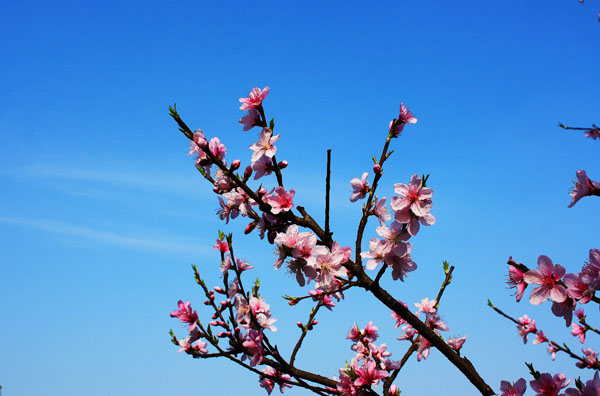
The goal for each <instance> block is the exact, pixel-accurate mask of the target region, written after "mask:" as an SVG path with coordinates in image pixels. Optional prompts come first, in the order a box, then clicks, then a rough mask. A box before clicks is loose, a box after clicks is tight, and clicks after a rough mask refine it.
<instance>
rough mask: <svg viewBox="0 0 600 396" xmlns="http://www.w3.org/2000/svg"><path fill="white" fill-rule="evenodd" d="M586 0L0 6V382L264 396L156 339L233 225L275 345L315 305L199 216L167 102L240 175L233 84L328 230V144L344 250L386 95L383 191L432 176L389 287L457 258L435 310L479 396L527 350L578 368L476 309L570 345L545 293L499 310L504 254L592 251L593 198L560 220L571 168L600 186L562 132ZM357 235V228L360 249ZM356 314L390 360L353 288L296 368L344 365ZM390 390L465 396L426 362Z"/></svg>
mask: <svg viewBox="0 0 600 396" xmlns="http://www.w3.org/2000/svg"><path fill="white" fill-rule="evenodd" d="M598 8H600V3H598V2H594V1H589V2H586V3H584V4H579V2H578V1H575V0H546V1H541V0H539V1H531V2H520V1H503V2H445V1H429V2H407V1H395V2H392V1H385V2H378V3H377V4H369V5H365V4H364V3H362V2H356V1H346V2H341V1H331V2H308V1H302V2H294V3H292V2H266V1H258V2H253V3H247V2H246V3H244V2H227V3H226V4H223V3H221V4H217V3H216V2H215V3H212V2H210V3H209V2H141V1H138V2H135V1H122V2H116V1H105V2H97V3H94V4H91V3H84V2H75V1H73V2H60V1H59V2H40V1H20V2H17V3H14V4H10V5H9V4H8V3H4V4H2V5H0V33H2V34H0V45H1V47H2V52H3V55H2V57H0V70H1V71H2V73H1V76H2V77H0V90H1V92H2V95H0V133H1V134H2V137H3V144H2V145H0V157H1V158H2V159H3V161H1V163H0V185H1V186H2V191H3V193H2V194H0V239H1V240H2V244H1V246H2V247H1V248H0V265H1V269H2V270H1V272H0V299H1V300H2V308H1V310H2V311H1V314H0V350H1V351H2V353H1V354H0V355H1V356H0V385H2V386H3V390H4V392H5V394H6V395H47V396H53V395H76V394H84V393H85V394H87V395H90V396H95V395H147V396H152V395H166V394H168V395H181V396H184V395H198V394H212V395H229V394H231V393H232V392H236V391H239V390H242V391H243V392H244V393H245V394H248V395H263V394H265V392H264V390H263V389H261V388H259V387H258V383H257V379H256V377H255V376H254V375H251V374H249V373H246V372H245V371H244V370H242V369H238V368H235V367H232V366H231V365H230V364H229V363H228V362H221V361H210V362H208V361H196V360H192V359H191V358H189V357H188V356H185V355H182V354H176V353H175V352H176V348H175V347H174V346H173V345H172V344H170V342H169V337H168V330H169V329H170V328H173V329H174V330H175V331H176V333H178V334H180V335H184V334H185V329H184V328H183V325H181V324H179V323H178V322H176V321H174V320H173V319H170V318H169V315H168V314H169V312H170V311H171V310H173V309H174V308H175V305H176V302H177V300H178V299H183V300H188V299H189V300H191V301H192V302H193V304H194V305H195V306H197V308H198V309H199V310H201V308H202V307H201V301H202V296H201V293H200V289H198V288H197V287H196V286H195V284H194V282H193V278H192V273H191V271H190V265H191V264H197V265H198V267H199V268H200V269H201V272H202V273H203V274H204V275H205V276H206V278H207V281H208V283H209V284H215V285H216V284H217V282H218V280H219V278H218V269H217V268H218V254H217V253H216V252H215V251H214V250H213V249H212V248H211V246H212V244H213V243H214V240H215V238H216V235H217V229H222V230H224V231H226V232H234V235H235V238H236V245H237V246H238V247H237V251H238V255H239V256H240V257H242V258H244V259H246V260H247V261H249V262H250V263H252V264H253V265H254V266H255V267H256V270H254V274H252V275H251V276H252V278H250V279H253V277H258V276H260V278H261V280H262V284H263V285H264V286H263V293H264V295H265V296H266V298H267V301H268V302H269V303H270V304H271V307H272V310H273V312H274V316H275V317H277V318H279V321H278V323H277V324H278V327H279V329H280V330H279V332H278V333H277V334H276V335H274V338H275V340H276V342H278V343H279V344H280V345H281V346H282V349H283V350H285V348H286V347H288V348H289V347H290V345H293V342H294V337H296V335H297V333H298V331H297V328H296V327H295V322H296V321H298V320H304V318H305V317H306V314H307V312H308V310H309V307H308V306H297V307H294V308H293V309H290V308H288V307H287V305H286V303H285V301H283V300H282V299H281V298H280V296H281V295H282V294H299V293H302V291H301V290H300V289H299V288H298V287H297V286H295V285H294V282H293V280H292V279H289V278H286V277H285V275H284V274H283V273H280V272H274V271H273V270H272V266H271V263H272V261H273V254H272V248H271V246H270V245H268V244H266V243H263V241H260V240H259V239H258V238H257V237H256V236H255V235H252V236H250V237H243V236H242V235H241V234H242V233H241V230H242V229H243V227H244V225H245V224H242V223H240V222H235V223H234V224H230V225H227V226H225V225H224V224H223V223H221V222H220V221H219V220H218V218H217V216H215V210H216V208H217V200H216V198H215V197H214V195H213V194H212V193H211V192H210V189H209V188H208V187H209V186H208V185H207V183H206V182H205V181H204V180H203V179H202V178H201V177H200V175H199V174H198V173H197V171H196V170H195V169H194V167H193V161H192V159H191V158H188V157H187V156H186V154H187V146H188V144H187V142H186V139H185V138H184V137H183V135H181V134H180V133H179V132H178V131H177V128H176V126H175V124H174V123H173V121H172V120H171V119H170V117H169V116H168V106H169V105H171V104H173V103H175V102H176V103H177V105H178V110H179V111H180V114H181V116H182V117H183V118H184V120H186V122H187V123H188V125H190V126H193V127H194V128H202V129H203V130H204V131H205V133H206V134H207V135H209V136H219V137H220V138H221V140H222V141H223V142H224V143H225V144H226V145H227V147H228V158H230V159H234V158H240V159H241V160H242V163H243V164H247V163H248V162H249V159H250V155H251V151H250V150H248V149H247V146H248V145H250V144H252V143H253V142H254V140H255V137H256V136H255V131H251V132H242V131H241V128H240V127H239V124H238V123H237V120H238V119H239V118H240V117H241V116H242V115H243V112H242V111H240V110H239V102H238V100H237V99H238V98H239V97H242V96H245V95H246V94H247V93H248V91H249V90H250V89H251V88H252V87H255V86H259V87H264V86H266V85H269V86H270V87H271V92H270V94H269V96H268V97H267V99H266V101H265V108H266V111H267V115H268V116H269V117H275V119H276V123H277V132H279V133H281V138H280V140H279V141H278V143H277V146H278V154H277V156H278V159H286V160H287V161H288V162H289V163H290V166H289V167H288V168H287V169H286V171H285V174H284V177H285V182H286V185H287V186H291V187H295V189H296V190H297V195H296V203H297V204H302V205H304V206H305V207H306V208H307V210H309V212H311V213H314V214H315V215H314V216H315V218H317V219H318V220H320V221H322V213H323V207H324V203H323V194H324V193H323V192H324V186H323V180H324V164H325V151H326V149H327V148H332V149H333V166H332V169H333V175H332V197H333V202H334V204H333V207H332V229H333V231H334V233H335V234H334V237H335V239H337V240H338V241H339V242H340V243H342V244H343V245H352V244H353V240H354V239H353V238H354V231H352V230H355V227H356V225H357V223H358V220H359V218H360V204H351V203H350V202H349V201H348V197H349V195H350V191H351V190H350V185H349V180H350V179H351V178H353V177H360V175H361V174H362V172H364V171H367V170H369V169H370V167H371V160H370V157H371V155H372V154H375V155H377V156H378V155H379V153H380V152H381V147H382V145H383V142H384V140H385V134H386V132H387V123H388V122H389V120H390V119H391V118H393V117H395V116H396V115H397V112H398V105H399V104H400V101H403V102H404V103H405V104H406V105H407V106H408V107H409V108H410V109H411V110H412V111H413V112H414V113H415V115H416V117H418V118H419V123H418V124H417V125H415V126H410V127H407V128H406V129H405V132H404V135H403V136H402V137H401V138H400V139H398V140H396V141H394V145H395V147H394V148H395V153H394V155H393V156H392V157H391V158H390V161H389V162H388V163H387V164H386V165H387V166H386V169H385V177H384V179H383V182H382V184H381V190H380V194H381V195H385V196H388V197H390V196H391V195H392V194H393V184H394V183H399V182H403V183H406V182H408V180H409V179H410V176H411V175H412V174H413V173H418V174H422V173H430V174H431V177H430V180H429V185H430V187H432V188H433V189H434V206H433V210H432V213H433V214H434V215H435V216H436V218H437V224H436V225H435V226H434V227H430V228H426V229H422V231H421V233H420V234H419V235H418V236H417V237H416V238H415V240H414V242H413V245H414V248H413V256H414V259H415V261H416V262H417V264H418V265H419V270H418V271H417V272H414V273H411V274H410V277H409V278H408V279H407V281H406V282H405V283H401V284H400V283H394V282H391V281H389V282H388V281H386V284H387V285H388V286H389V287H390V290H391V291H392V292H393V293H394V294H395V295H397V296H398V297H399V298H402V299H403V300H404V301H407V302H417V301H419V300H420V299H421V298H422V297H426V296H427V297H430V298H433V297H434V296H435V294H436V293H437V289H438V287H439V284H440V283H441V280H442V271H441V262H442V260H448V261H450V263H452V264H454V265H455V266H456V267H457V268H456V272H455V277H454V282H453V284H452V285H451V286H450V288H449V289H448V290H447V292H446V294H445V295H444V300H443V302H442V307H441V312H442V315H443V317H444V319H445V320H446V322H447V323H448V326H449V327H450V328H451V329H452V331H451V334H455V335H464V334H467V335H468V340H467V343H466V344H465V347H464V352H465V354H466V355H467V356H468V357H469V358H470V359H471V361H472V362H473V363H474V364H475V366H476V367H477V368H478V369H479V371H480V373H481V374H482V376H483V377H484V378H485V379H486V380H487V381H488V383H489V384H490V385H492V386H493V387H494V388H495V389H496V390H498V384H499V381H500V379H510V380H516V379H517V378H518V377H520V376H525V374H526V370H525V367H524V365H523V361H525V360H527V361H534V362H536V367H537V368H538V369H540V370H543V371H551V372H553V373H555V372H558V371H564V372H566V373H567V374H568V375H570V376H573V375H580V374H581V373H580V372H578V371H576V370H575V369H574V368H573V363H572V362H571V361H568V360H567V359H565V358H563V357H560V356H559V357H558V358H557V361H556V362H554V363H553V362H552V361H551V360H550V359H549V358H548V356H547V354H546V352H545V350H544V348H542V347H539V346H538V347H536V346H533V345H531V344H527V345H525V346H524V345H523V344H522V342H521V341H520V339H519V338H518V336H517V334H516V331H515V330H514V326H512V325H511V324H510V323H507V322H506V321H505V320H503V319H502V318H500V317H498V316H497V315H495V314H494V313H493V312H492V311H491V310H490V309H489V308H488V307H487V306H486V304H485V302H486V300H487V298H491V299H492V300H493V301H494V302H495V303H496V305H498V306H500V307H502V308H503V309H505V311H507V312H509V313H511V314H513V315H515V316H520V315H522V314H523V313H529V315H530V316H532V317H534V318H535V319H536V320H538V327H540V328H542V329H543V330H544V331H545V332H546V334H548V335H552V336H553V337H554V338H557V339H559V340H563V341H567V342H569V344H570V345H571V346H572V348H573V349H574V350H577V349H579V348H580V346H579V344H578V342H577V340H576V339H574V338H573V337H571V336H570V335H569V333H568V331H567V329H565V328H564V326H562V325H561V324H560V322H559V321H558V320H555V319H554V318H553V317H552V315H551V314H549V306H548V304H546V305H543V306H541V307H532V306H530V305H528V304H527V303H525V302H522V303H521V304H520V305H516V304H515V303H514V301H513V298H512V297H511V296H510V291H508V290H506V285H505V284H504V278H505V273H506V266H505V265H504V263H505V262H506V259H507V257H508V256H510V255H513V256H514V257H515V258H516V259H517V260H519V261H522V262H525V263H527V264H528V265H530V266H534V265H535V262H536V259H537V256H538V255H539V254H546V255H548V256H550V257H551V258H552V259H553V260H554V261H555V262H558V263H561V264H563V265H564V266H565V267H566V268H567V271H578V270H579V269H580V266H581V265H582V263H583V261H584V260H585V259H586V258H587V256H588V251H589V249H590V248H600V246H599V245H598V232H597V225H596V222H595V219H597V217H598V214H599V213H600V211H599V209H598V208H599V206H598V201H597V200H593V199H589V198H588V199H583V200H582V201H581V202H579V203H578V204H577V205H576V206H575V207H574V208H571V209H567V205H568V203H569V201H570V198H569V196H568V191H569V189H570V186H571V185H572V184H571V183H572V180H573V179H574V177H575V171H576V170H578V169H586V170H587V171H588V175H589V176H590V177H592V178H595V179H599V178H600V166H599V164H598V158H599V157H598V149H599V148H598V142H595V141H590V140H589V139H585V138H584V137H583V136H582V134H579V133H569V132H565V131H563V130H561V129H559V128H557V127H556V124H557V123H558V122H563V123H565V124H569V125H578V126H587V125H590V124H591V123H592V122H596V123H598V122H600V119H599V118H600V113H599V112H598V103H599V102H598V91H599V88H600V74H599V73H598V61H599V60H600V59H599V56H598V53H599V52H598V49H599V44H600V35H599V32H600V30H599V29H600V25H599V24H598V22H597V20H596V19H597V18H596V14H597V10H598ZM271 182H273V181H271ZM373 234H374V226H373V224H370V226H369V228H368V234H367V235H368V236H367V238H365V239H366V240H368V238H369V237H370V236H371V235H373ZM365 246H366V245H365ZM588 311H590V317H595V316H597V315H596V312H595V310H594V309H593V307H589V309H588ZM202 312H204V315H205V317H206V316H207V315H208V314H207V313H206V311H202ZM371 319H373V320H374V321H375V323H376V325H378V326H379V328H380V332H381V334H382V338H383V341H382V342H386V343H387V344H388V349H391V350H392V352H393V353H394V355H393V356H395V357H396V358H400V356H401V355H402V354H403V353H404V350H405V348H406V345H403V344H402V343H400V342H399V341H396V340H395V338H396V337H397V336H398V335H399V334H398V330H395V329H394V328H393V322H392V320H391V319H390V318H389V312H388V311H387V309H383V308H382V307H379V306H377V305H376V304H373V300H371V299H370V298H369V297H368V296H366V295H364V294H363V293H362V292H360V291H355V292H353V293H348V294H347V298H346V300H345V302H343V303H342V304H340V305H339V306H338V308H337V309H336V310H335V311H334V312H333V313H330V312H325V313H323V314H322V316H321V317H320V318H319V321H320V324H319V329H318V330H319V331H317V332H315V333H314V334H311V335H310V337H309V338H308V342H307V343H306V349H305V350H304V351H303V352H302V353H301V355H300V356H299V360H298V364H299V366H300V367H306V368H310V369H312V370H315V371H320V372H321V373H322V374H324V375H326V376H333V375H336V374H337V369H338V368H339V367H342V366H343V365H344V362H345V361H346V360H349V359H351V357H352V353H351V352H352V351H351V350H350V349H349V347H350V344H349V343H348V342H347V341H346V340H344V339H343V338H344V336H345V334H346V332H347V330H348V329H349V328H350V326H351V325H352V323H353V322H357V323H358V324H359V325H362V326H364V324H365V323H366V322H367V321H368V320H371ZM292 335H293V337H292ZM590 338H591V339H590V342H591V343H592V344H591V346H592V347H594V345H597V339H594V338H593V335H592V337H590ZM325 340H326V343H325V345H323V344H324V341H325ZM594 343H595V344H594ZM432 376H434V377H436V378H439V380H436V381H432ZM232 378H235V383H234V384H232V383H231V382H232V380H231V379H232ZM398 385H399V387H400V388H401V389H402V390H403V392H404V393H403V394H406V395H414V394H423V392H425V393H426V394H437V393H440V392H442V391H443V392H444V394H476V391H475V389H474V388H472V387H471V385H470V384H469V383H467V382H466V381H465V380H464V379H463V378H461V376H460V375H459V374H458V372H457V370H456V369H455V368H454V367H453V366H451V365H450V364H449V363H447V362H446V361H445V360H444V359H443V358H442V357H441V356H440V354H439V353H437V352H433V353H432V354H431V356H430V358H429V359H428V360H427V361H425V362H421V363H418V364H417V362H416V360H415V361H411V362H410V363H409V364H408V365H407V367H406V368H405V369H404V370H403V372H402V373H401V374H400V376H399V378H398ZM288 392H289V394H290V395H303V394H306V392H304V391H302V390H296V389H292V390H289V391H286V393H288Z"/></svg>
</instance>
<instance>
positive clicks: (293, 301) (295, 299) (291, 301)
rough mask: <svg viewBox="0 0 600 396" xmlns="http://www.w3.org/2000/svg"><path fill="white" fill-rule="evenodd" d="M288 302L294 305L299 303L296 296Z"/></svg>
mask: <svg viewBox="0 0 600 396" xmlns="http://www.w3.org/2000/svg"><path fill="white" fill-rule="evenodd" d="M288 304H289V305H291V306H294V305H296V304H298V299H297V298H294V299H293V300H290V302H289V303H288Z"/></svg>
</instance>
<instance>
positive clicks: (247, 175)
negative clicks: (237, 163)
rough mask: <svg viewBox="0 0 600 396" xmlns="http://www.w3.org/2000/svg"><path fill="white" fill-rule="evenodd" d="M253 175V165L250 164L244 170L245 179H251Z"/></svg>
mask: <svg viewBox="0 0 600 396" xmlns="http://www.w3.org/2000/svg"><path fill="white" fill-rule="evenodd" d="M250 176H252V167H251V166H250V165H248V166H247V167H246V169H245V170H244V179H249V178H250Z"/></svg>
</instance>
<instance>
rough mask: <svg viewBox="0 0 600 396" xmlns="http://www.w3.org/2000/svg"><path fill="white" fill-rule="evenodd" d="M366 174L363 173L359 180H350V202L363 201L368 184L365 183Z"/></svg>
mask: <svg viewBox="0 0 600 396" xmlns="http://www.w3.org/2000/svg"><path fill="white" fill-rule="evenodd" d="M368 175H369V173H368V172H365V173H363V175H362V177H361V178H360V179H358V178H356V177H355V178H354V179H352V180H350V186H352V195H350V202H356V201H358V200H359V199H363V198H364V197H365V196H366V195H367V193H368V192H369V182H368V181H367V176H368Z"/></svg>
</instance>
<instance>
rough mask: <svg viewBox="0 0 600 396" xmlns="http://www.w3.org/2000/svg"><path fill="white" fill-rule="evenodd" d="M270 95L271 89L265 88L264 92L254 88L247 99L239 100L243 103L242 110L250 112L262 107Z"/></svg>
mask: <svg viewBox="0 0 600 396" xmlns="http://www.w3.org/2000/svg"><path fill="white" fill-rule="evenodd" d="M268 93H269V87H264V88H263V89H262V90H261V89H260V88H258V87H256V88H252V91H250V93H249V94H248V96H247V97H245V98H240V99H239V100H240V102H241V103H242V105H241V106H240V110H250V109H253V108H255V107H258V106H260V105H261V104H262V102H263V100H264V99H265V98H266V97H267V94H268Z"/></svg>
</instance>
